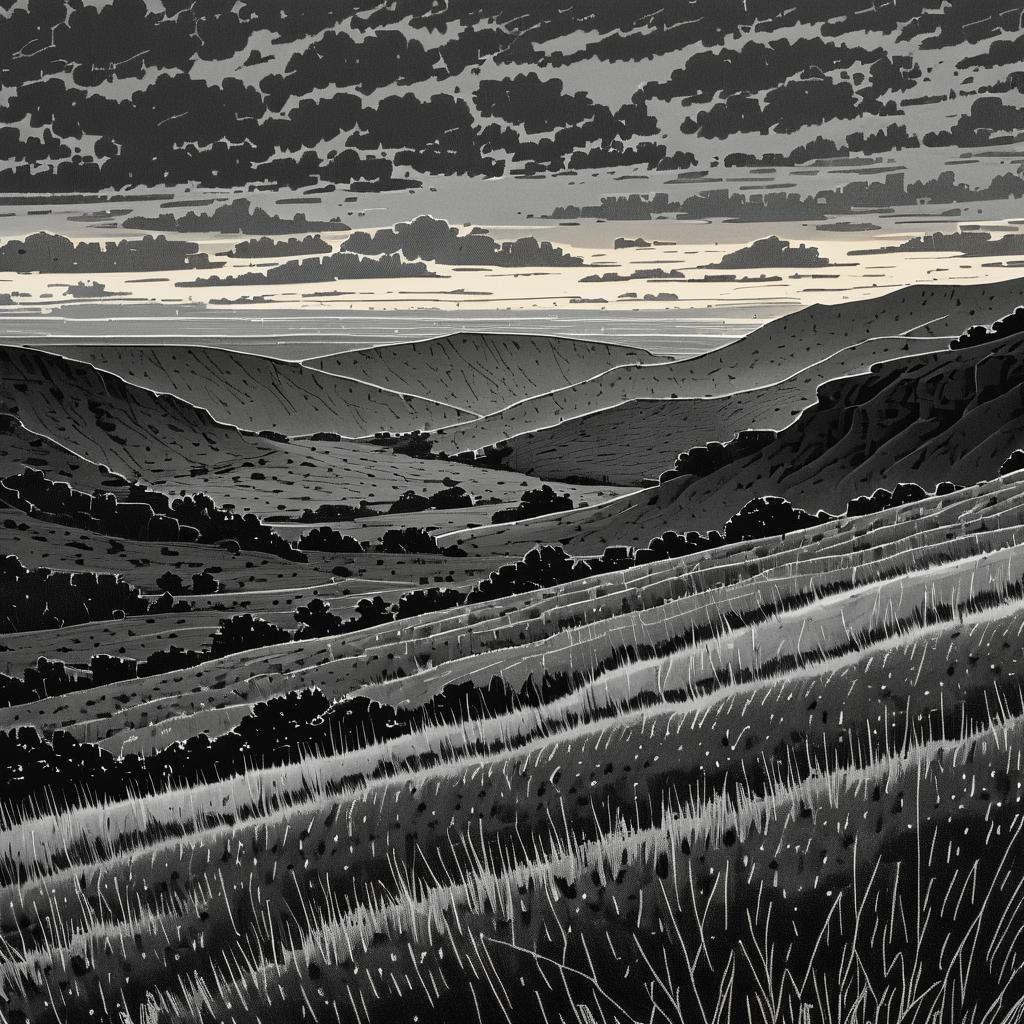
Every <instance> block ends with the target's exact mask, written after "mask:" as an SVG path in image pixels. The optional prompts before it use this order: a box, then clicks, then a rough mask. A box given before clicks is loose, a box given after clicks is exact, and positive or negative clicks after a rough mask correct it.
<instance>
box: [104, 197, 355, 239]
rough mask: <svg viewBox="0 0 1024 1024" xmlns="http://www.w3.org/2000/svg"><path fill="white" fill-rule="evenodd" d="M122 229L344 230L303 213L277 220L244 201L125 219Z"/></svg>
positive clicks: (227, 231) (265, 232)
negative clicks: (203, 210) (201, 210)
mask: <svg viewBox="0 0 1024 1024" xmlns="http://www.w3.org/2000/svg"><path fill="white" fill-rule="evenodd" d="M124 226H125V227H126V228H133V229H140V230H143V231H178V232H183V231H201V232H211V233H216V234H221V235H288V234H294V233H296V232H298V231H308V230H313V231H346V230H347V225H345V224H343V223H342V222H341V221H340V220H323V221H312V220H307V219H306V215H305V214H304V213H296V214H295V215H294V216H292V217H281V216H279V215H278V214H276V213H267V212H266V210H262V209H260V207H258V206H253V205H252V204H251V203H250V202H249V201H248V200H247V199H236V200H235V201H234V202H233V203H228V205H227V206H218V207H217V209H216V210H214V211H213V212H212V213H195V212H194V211H191V210H190V211H189V212H188V213H182V214H173V213H161V214H158V215H157V216H156V217H142V216H139V217H129V218H128V219H127V220H126V221H125V222H124Z"/></svg>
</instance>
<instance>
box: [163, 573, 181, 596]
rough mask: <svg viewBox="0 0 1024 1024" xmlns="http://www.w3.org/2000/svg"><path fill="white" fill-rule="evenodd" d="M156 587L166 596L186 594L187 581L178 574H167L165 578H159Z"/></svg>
mask: <svg viewBox="0 0 1024 1024" xmlns="http://www.w3.org/2000/svg"><path fill="white" fill-rule="evenodd" d="M156 585H157V586H158V587H159V588H160V589H161V590H162V591H163V592H164V593H165V594H174V595H178V594H184V593H185V581H184V580H183V579H182V578H181V577H180V576H179V575H178V574H177V573H176V572H165V573H164V574H163V576H158V577H157V580H156Z"/></svg>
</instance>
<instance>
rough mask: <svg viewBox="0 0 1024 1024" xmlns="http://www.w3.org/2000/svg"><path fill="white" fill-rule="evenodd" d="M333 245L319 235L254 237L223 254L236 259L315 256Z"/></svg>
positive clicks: (327, 250)
mask: <svg viewBox="0 0 1024 1024" xmlns="http://www.w3.org/2000/svg"><path fill="white" fill-rule="evenodd" d="M330 251H331V246H330V244H329V243H327V242H325V241H324V240H323V239H322V238H321V237H320V236H319V235H306V237H305V238H282V239H274V238H267V237H263V238H253V239H243V240H242V241H241V242H238V243H237V244H236V245H235V246H234V247H233V248H231V249H228V250H227V252H222V253H221V256H231V257H233V258H234V259H239V260H240V259H250V260H259V259H266V258H268V257H271V256H315V255H317V254H319V253H324V252H330Z"/></svg>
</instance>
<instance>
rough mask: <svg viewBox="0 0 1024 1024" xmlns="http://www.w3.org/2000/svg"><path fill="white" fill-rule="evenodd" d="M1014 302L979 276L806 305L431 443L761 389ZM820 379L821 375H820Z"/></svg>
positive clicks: (445, 444) (482, 441) (472, 442)
mask: <svg viewBox="0 0 1024 1024" xmlns="http://www.w3.org/2000/svg"><path fill="white" fill-rule="evenodd" d="M1022 301H1024V282H1022V281H1021V280H1013V281H1006V282H1000V283H995V284H984V285H962V286H955V285H954V286H938V285H913V286H911V287H908V288H902V289H899V290H898V291H895V292H891V293H889V294H886V295H883V296H880V297H872V298H869V299H861V300H858V301H856V302H847V303H841V304H837V305H833V306H822V305H813V306H808V307H806V308H805V309H802V310H799V311H798V312H796V313H791V314H789V315H787V316H783V317H780V318H778V319H777V320H773V321H771V322H770V323H768V324H765V326H764V327H760V328H758V329H757V330H755V331H753V332H751V333H750V334H748V335H746V336H745V337H743V338H740V339H739V340H737V341H734V342H732V343H730V344H728V345H724V346H723V347H721V348H718V349H715V350H713V351H711V352H707V353H705V354H703V355H700V356H696V357H694V358H692V359H685V360H677V361H674V362H669V363H661V364H654V365H644V366H625V367H617V368H614V369H611V370H609V371H607V372H605V373H603V374H600V375H598V376H596V377H594V378H593V379H591V380H587V381H584V382H582V383H579V384H574V385H569V386H568V387H565V388H562V389H559V390H552V391H551V392H550V393H549V394H544V395H540V396H538V397H535V398H529V399H525V400H523V401H520V402H518V403H516V404H514V405H513V404H510V405H509V406H508V407H507V408H504V409H502V410H501V411H499V412H496V413H492V414H491V415H488V416H486V417H484V418H482V419H479V420H476V421H473V422H470V423H466V424H462V425H459V426H455V427H448V428H443V429H441V430H439V431H438V432H437V434H436V441H437V446H438V448H439V449H440V450H442V451H446V452H459V451H467V450H470V449H480V448H483V447H484V445H488V444H496V443H497V442H499V441H501V440H503V439H505V438H511V437H514V436H516V435H518V434H523V433H526V432H529V431H536V430H539V429H541V428H544V427H550V426H554V425H556V424H558V423H561V422H563V421H564V420H568V419H573V418H576V417H579V416H582V415H584V414H586V413H591V412H598V411H600V410H603V409H610V408H613V407H615V406H618V405H621V404H622V403H623V402H628V401H631V400H634V399H640V398H657V399H662V400H666V399H684V398H721V397H722V396H724V395H731V394H735V393H737V392H746V391H754V390H756V389H758V388H770V387H772V386H773V385H776V384H779V383H781V382H783V381H787V380H789V379H790V378H792V377H794V376H795V375H797V374H799V373H800V371H802V370H807V369H809V368H810V367H813V366H815V365H816V364H819V363H822V362H823V361H824V360H827V359H829V358H830V357H833V356H836V355H837V354H839V353H842V352H844V351H850V352H851V353H855V352H856V349H854V346H856V345H859V344H862V343H864V342H868V341H874V340H877V339H884V338H903V337H904V336H905V338H906V340H904V341H900V343H899V344H898V345H897V346H895V350H894V351H893V352H892V355H899V354H901V351H902V350H903V346H904V345H907V344H909V345H912V346H915V345H917V344H920V345H921V346H922V347H923V348H924V349H925V350H927V349H928V348H929V347H930V344H929V343H930V342H932V341H934V340H935V339H941V338H949V337H955V336H957V335H958V334H960V333H961V331H963V330H965V329H966V328H967V327H970V326H971V325H972V324H976V323H991V322H992V321H994V320H995V319H997V318H998V317H1000V316H1003V315H1004V314H1006V313H1008V312H1009V311H1010V310H1012V309H1013V308H1014V307H1015V306H1017V305H1019V304H1020V303H1021V302H1022ZM911 339H923V340H919V341H917V342H914V341H912V340H911ZM915 350H917V349H916V348H915V347H912V348H911V349H910V351H915ZM866 351H868V352H870V351H871V350H866ZM878 358H883V356H882V355H881V354H877V355H876V354H873V353H872V354H870V355H868V356H867V358H866V359H865V360H864V361H863V362H861V364H860V367H857V365H856V361H854V362H853V363H852V364H848V365H847V368H846V369H843V370H840V372H855V370H856V369H859V368H866V367H867V366H868V365H870V361H873V360H875V359H878ZM840 365H842V364H840ZM834 369H837V370H838V369H839V367H838V366H837V367H835V368H834ZM827 373H828V371H827V370H823V374H827ZM827 379H829V378H828V376H827V375H823V376H822V377H821V380H827ZM747 425H748V426H753V425H754V424H747ZM707 439H708V440H710V439H711V438H707Z"/></svg>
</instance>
